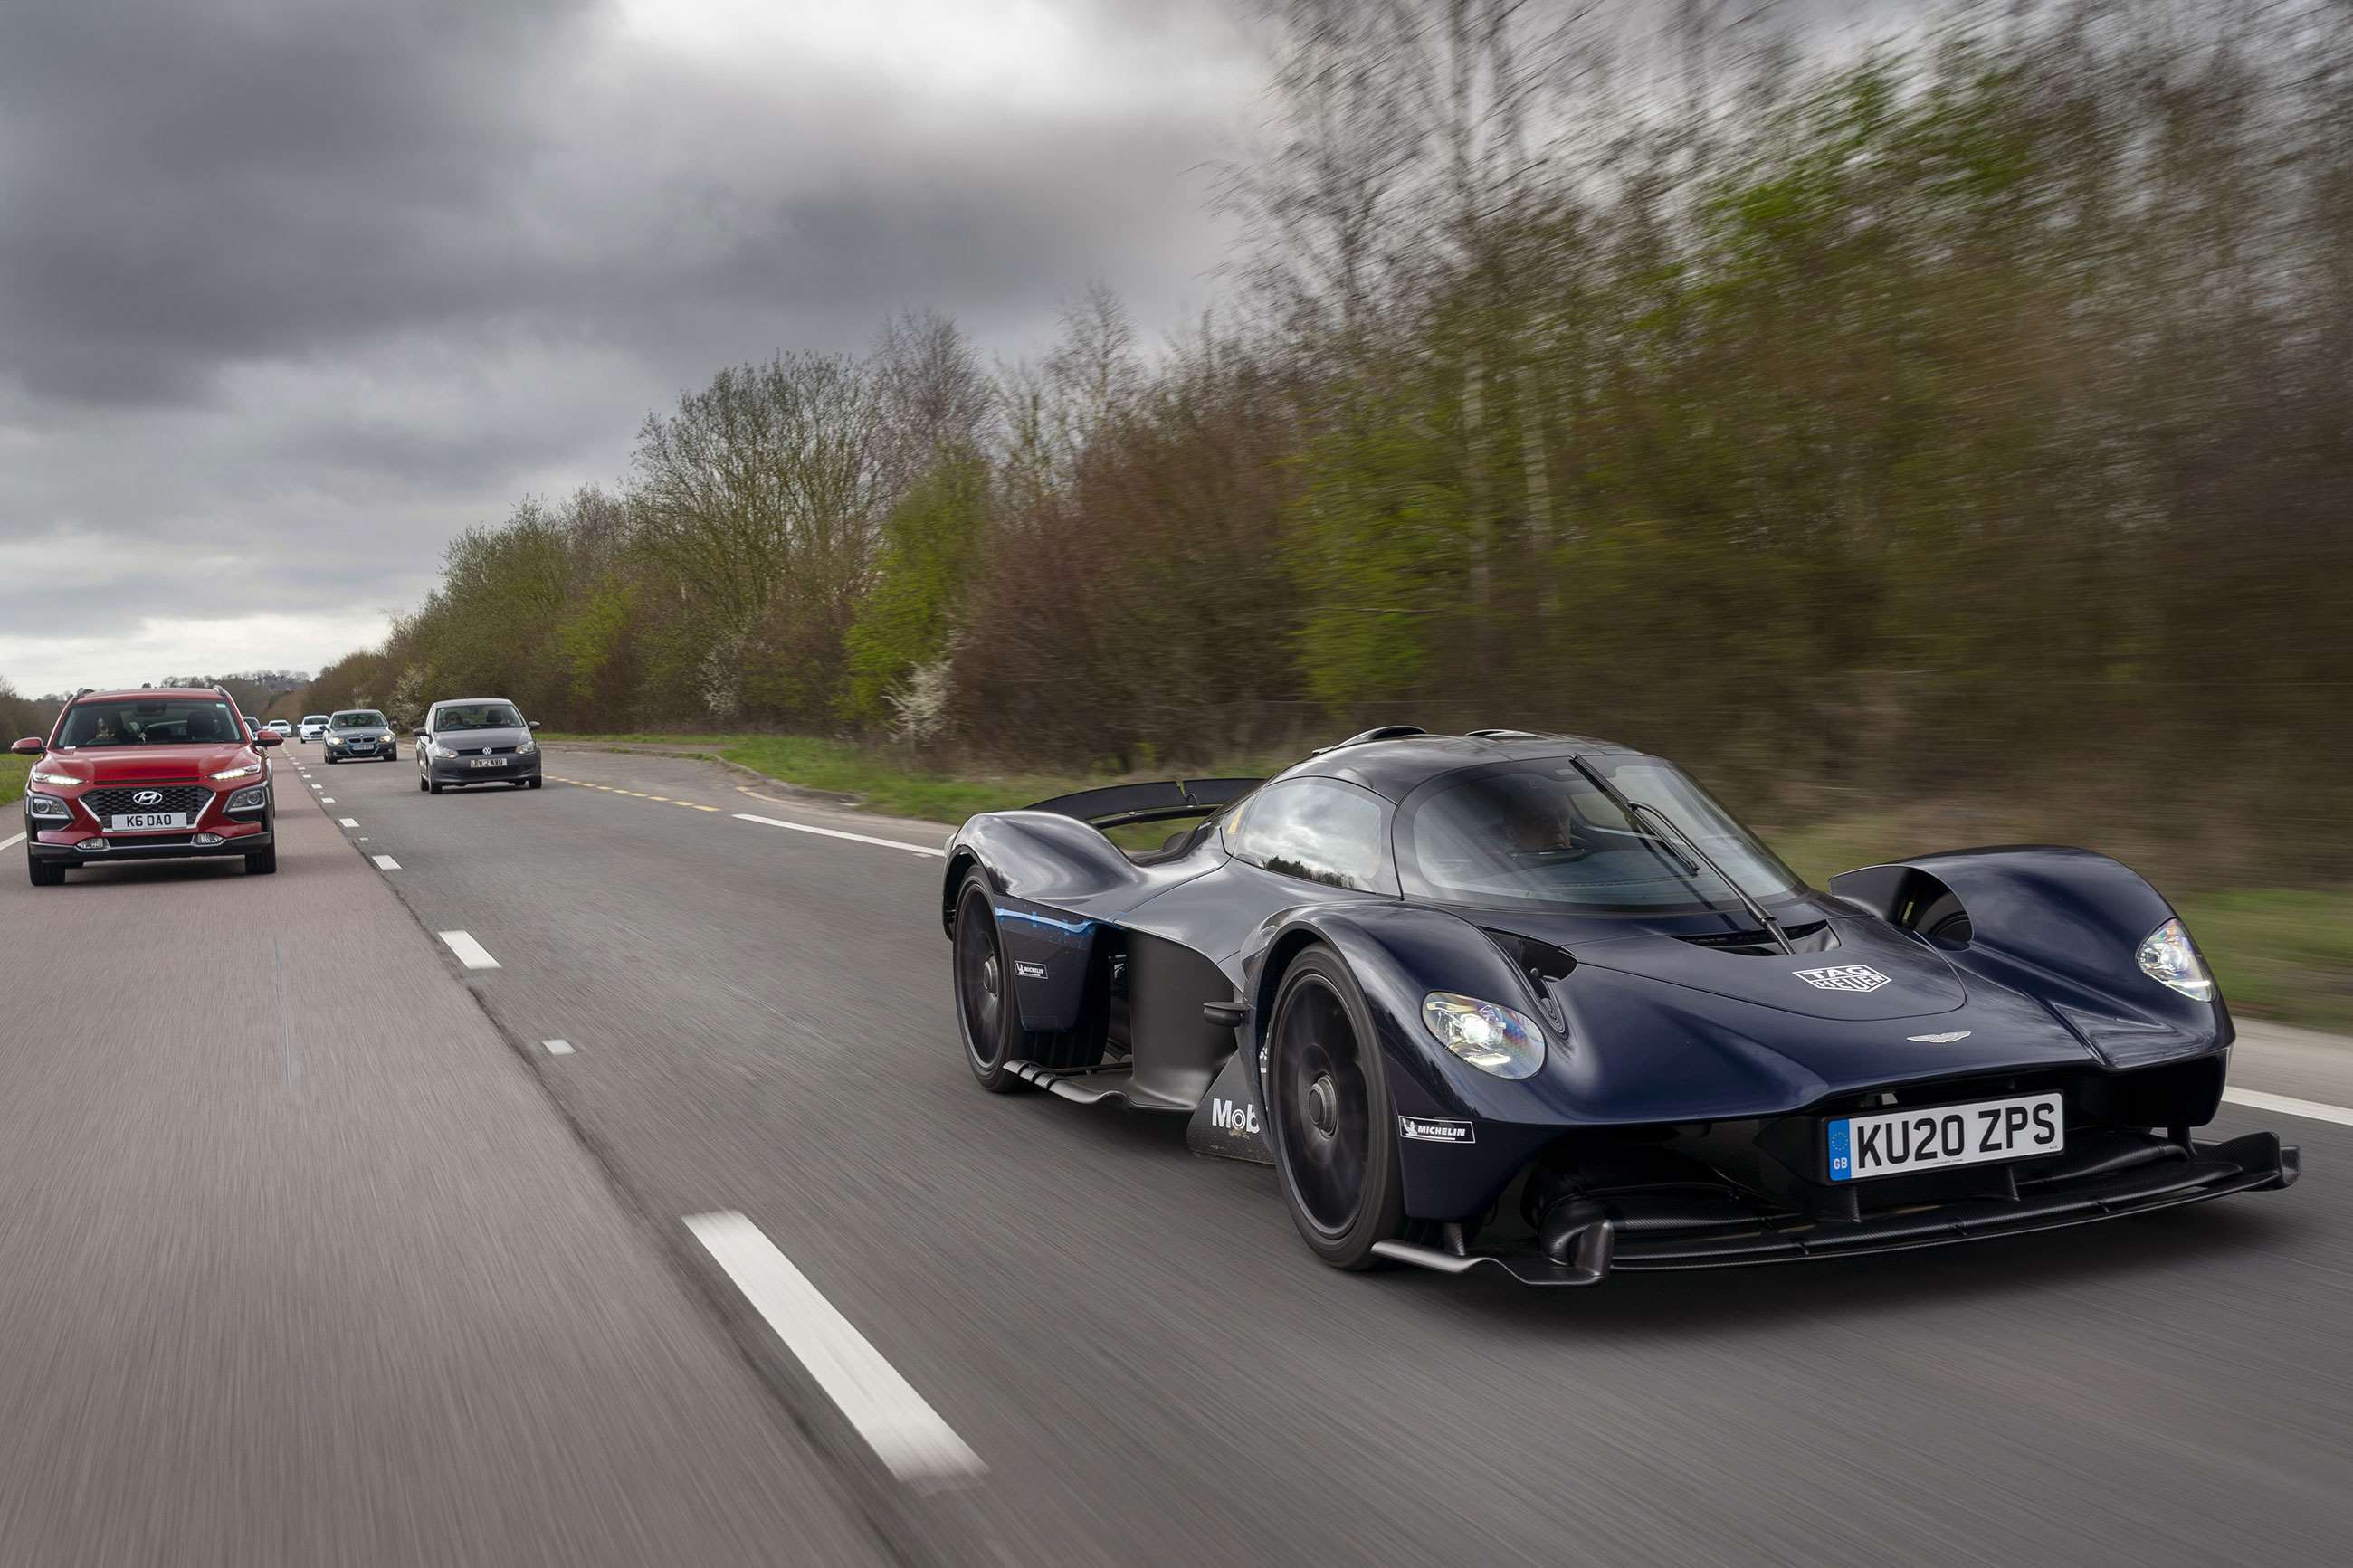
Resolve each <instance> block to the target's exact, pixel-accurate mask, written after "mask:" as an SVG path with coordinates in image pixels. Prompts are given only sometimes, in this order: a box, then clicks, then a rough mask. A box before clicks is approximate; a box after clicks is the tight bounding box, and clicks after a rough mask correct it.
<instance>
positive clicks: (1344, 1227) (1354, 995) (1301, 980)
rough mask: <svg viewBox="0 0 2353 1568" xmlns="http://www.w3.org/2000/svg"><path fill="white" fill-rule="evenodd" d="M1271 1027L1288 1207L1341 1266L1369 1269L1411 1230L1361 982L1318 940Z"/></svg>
mask: <svg viewBox="0 0 2353 1568" xmlns="http://www.w3.org/2000/svg"><path fill="white" fill-rule="evenodd" d="M1271 1016H1272V1019H1273V1022H1272V1023H1271V1025H1270V1026H1269V1027H1268V1030H1267V1037H1266V1038H1267V1070H1266V1082H1265V1083H1264V1084H1262V1085H1261V1092H1262V1093H1263V1094H1264V1095H1265V1096H1266V1110H1267V1123H1268V1125H1267V1131H1268V1134H1269V1136H1270V1137H1271V1140H1272V1142H1273V1144H1274V1163H1275V1170H1276V1173H1277V1174H1278V1176H1279V1178H1280V1181H1281V1184H1282V1197H1283V1202H1284V1203H1285V1204H1286V1205H1288V1206H1289V1207H1290V1209H1291V1217H1292V1221H1293V1224H1295V1225H1297V1226H1299V1234H1300V1235H1301V1237H1303V1238H1305V1240H1306V1242H1307V1245H1308V1246H1309V1247H1311V1248H1313V1249H1314V1253H1315V1255H1316V1256H1317V1257H1318V1258H1322V1259H1323V1260H1324V1262H1326V1263H1329V1264H1331V1265H1332V1266H1333V1267H1334V1268H1371V1267H1373V1266H1374V1265H1375V1264H1376V1263H1377V1262H1378V1261H1379V1260H1378V1259H1377V1258H1375V1257H1374V1256H1373V1245H1374V1244H1375V1243H1376V1242H1381V1241H1388V1240H1390V1239H1393V1238H1394V1237H1397V1236H1398V1235H1399V1234H1401V1233H1402V1232H1403V1231H1404V1229H1405V1225H1406V1218H1405V1182H1404V1177H1403V1175H1402V1173H1401V1172H1400V1171H1399V1169H1398V1147H1397V1114H1396V1111H1395V1110H1394V1109H1393V1107H1392V1105H1391V1102H1390V1100H1389V1091H1388V1078H1387V1076H1386V1075H1385V1074H1384V1072H1383V1071H1382V1068H1381V1052H1380V1046H1379V1043H1378V1041H1377V1037H1375V1035H1374V1033H1373V1026H1372V1016H1371V1015H1370V1014H1369V1013H1368V1012H1367V1011H1366V1006H1365V999H1364V994H1363V993H1362V992H1361V991H1359V990H1358V989H1357V986H1356V977H1355V976H1354V975H1352V974H1350V973H1348V966H1347V964H1346V963H1344V962H1343V961H1342V960H1341V958H1340V955H1339V954H1338V953H1337V952H1334V951H1333V950H1332V949H1330V948H1328V947H1325V946H1324V945H1322V944H1321V943H1318V944H1317V945H1315V946H1314V947H1310V948H1308V949H1307V950H1305V951H1304V952H1302V953H1301V954H1300V955H1299V956H1298V957H1297V958H1296V959H1294V960H1293V962H1292V965H1291V967H1290V968H1289V969H1288V970H1286V971H1284V973H1283V976H1282V988H1281V989H1280V990H1278V991H1277V992H1276V993H1275V1000H1274V1009H1273V1012H1272V1015H1271Z"/></svg>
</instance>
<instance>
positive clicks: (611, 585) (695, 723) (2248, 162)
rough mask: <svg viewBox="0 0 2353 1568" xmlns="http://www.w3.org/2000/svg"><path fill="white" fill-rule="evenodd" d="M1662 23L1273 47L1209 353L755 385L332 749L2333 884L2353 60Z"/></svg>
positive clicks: (1671, 16)
mask: <svg viewBox="0 0 2353 1568" xmlns="http://www.w3.org/2000/svg"><path fill="white" fill-rule="evenodd" d="M1624 9H1625V8H1620V12H1621V15H1620V21H1619V23H1618V24H1616V25H1615V26H1611V25H1607V23H1606V17H1604V16H1599V15H1598V13H1597V10H1596V8H1593V7H1589V6H1584V5H1569V4H1546V3H1540V0H1525V3H1514V0H1288V3H1285V4H1280V5H1273V6H1271V8H1270V11H1269V16H1268V17H1267V26H1268V28H1269V37H1271V40H1272V41H1273V46H1274V54H1273V59H1274V72H1273V85H1272V88H1271V93H1270V97H1269V100H1268V107H1267V113H1266V118H1265V122H1264V123H1263V124H1262V125H1261V126H1260V127H1259V128H1258V130H1257V132H1256V135H1255V138H1254V140H1253V142H1252V143H1251V150H1250V153H1248V155H1246V156H1244V157H1242V158H1240V159H1238V160H1237V161H1236V162H1235V163H1233V165H1232V166H1230V167H1229V169H1227V170H1226V171H1225V174H1224V178H1223V181H1222V187H1221V197H1220V199H1221V201H1222V202H1223V203H1224V204H1225V205H1226V206H1227V207H1228V208H1229V211H1230V213H1231V214H1232V215H1233V216H1234V219H1235V221H1236V226H1237V230H1238V232H1239V234H1240V240H1239V242H1238V245H1237V249H1236V252H1235V254H1234V256H1233V258H1232V261H1231V265H1230V267H1229V269H1228V273H1227V278H1226V284H1227V286H1226V288H1225V289H1224V290H1223V295H1224V302H1223V303H1222V304H1221V306H1220V307H1219V311H1218V313H1216V314H1214V315H1212V316H1209V317H1207V318H1205V319H1203V320H1201V321H1198V322H1197V323H1195V324H1194V325H1193V326H1192V327H1191V328H1189V329H1187V331H1184V332H1182V333H1181V334H1179V335H1178V336H1177V337H1176V340H1175V341H1172V342H1167V343H1165V344H1153V345H1147V344H1144V343H1141V342H1138V339H1137V334H1136V331H1135V330H1134V326H1133V325H1132V323H1131V321H1130V320H1129V317H1128V315H1127V313H1126V311H1125V310H1124V308H1123V306H1122V304H1121V302H1120V301H1119V300H1117V299H1116V298H1115V297H1114V296H1113V294H1111V293H1110V292H1109V291H1108V290H1106V289H1102V288H1100V287H1098V288H1094V289H1089V290H1087V291H1086V292H1085V293H1083V294H1082V296H1081V297H1079V298H1078V299H1076V300H1073V301H1072V302H1071V304H1070V305H1069V306H1068V307H1067V308H1066V310H1065V311H1064V313H1063V318H1062V321H1061V326H1060V333H1059V336H1058V337H1057V339H1056V341H1055V342H1053V344H1052V346H1051V348H1050V351H1049V352H1047V353H1044V354H1043V355H1042V356H1040V357H1039V358H1038V359H1036V360H1034V361H1029V362H1023V363H1015V364H996V365H990V364H987V363H984V362H983V360H982V358H981V357H980V356H979V354H978V353H976V350H975V348H974V346H973V345H972V344H971V343H970V342H968V341H967V340H966V338H965V335H964V334H963V333H962V332H961V331H960V330H959V329H958V328H957V326H956V325H955V322H953V321H950V320H948V319H946V318H944V317H943V316H941V315H938V314H936V313H934V312H931V311H928V310H912V311H910V312H908V313H906V314H903V315H902V316H900V317H898V318H896V319H894V320H893V321H891V322H889V323H888V324H887V325H886V326H885V327H884V328H883V329H882V331H881V332H880V333H879V335H878V337H877V339H876V341H875V342H873V344H872V346H871V350H870V351H869V352H866V353H859V354H835V353H806V352H785V353H778V354H776V356H774V357H772V358H770V359H768V360H766V361H764V362H760V363H749V364H744V365H737V366H731V367H729V368H726V369H723V370H722V371H720V372H719V373H718V374H716V375H714V376H713V377H712V380H711V382H710V383H709V384H708V385H706V386H704V387H702V388H701V389H699V390H696V391H694V392H691V393H690V394H688V395H685V396H684V397H682V398H681V400H680V402H679V403H678V405H677V406H676V407H675V408H673V409H670V410H669V411H667V412H663V413H659V414H656V415H654V416H649V418H648V419H647V420H646V422H645V424H644V426H643V428H642V429H641V430H640V432H639V434H638V441H637V445H636V447H635V450H634V452H633V453H631V454H630V458H629V465H628V478H627V479H626V480H625V481H623V482H621V483H618V484H617V485H613V486H599V487H591V488H587V489H582V490H579V491H577V492H576V493H575V494H573V495H570V496H566V497H561V498H527V499H524V500H521V501H519V502H518V503H517V504H516V506H515V508H514V510H513V511H512V515H510V516H509V517H507V518H506V519H505V520H503V521H500V522H497V523H494V524H485V525H483V526H480V527H478V528H474V529H470V530H469V531H466V532H464V533H462V534H460V535H459V537H458V538H457V539H456V540H455V541H453V542H452V543H451V544H450V546H449V547H448V554H447V557H446V560H445V563H444V569H443V572H442V575H441V579H440V582H439V584H438V587H437V588H436V589H435V590H434V591H433V593H432V594H431V595H429V596H428V597H427V600H426V602H425V603H424V604H423V605H420V606H418V607H417V609H416V610H415V611H414V612H413V613H412V614H410V615H408V616H406V617H404V618H402V619H401V620H400V621H399V622H398V623H397V624H396V626H395V627H394V629H393V632H392V635H391V637H390V638H389V639H388V641H387V642H386V643H385V645H384V646H383V647H379V648H375V649H370V650H367V651H365V652H363V653H359V654H354V655H353V656H352V657H350V658H345V659H343V660H342V661H341V662H339V663H337V664H336V665H334V666H333V667H332V668H329V669H327V670H326V671H324V672H322V675H321V676H320V677H319V678H318V679H317V680H316V681H315V682H314V683H313V684H312V685H311V688H310V689H309V691H308V693H307V694H306V695H305V696H304V698H303V699H302V702H303V705H304V706H306V707H307V708H309V709H311V710H324V709H327V708H330V707H335V706H347V705H353V704H368V705H375V706H382V707H385V708H387V709H390V710H395V711H396V713H399V714H402V715H407V714H410V713H412V712H413V711H414V710H417V709H419V708H421V706H422V704H423V703H424V702H425V701H427V700H430V699H431V698H432V697H433V696H435V695H446V694H449V693H454V692H469V693H472V692H497V693H501V694H503V695H507V696H510V697H512V698H514V699H516V700H519V701H521V702H522V703H523V704H524V705H525V706H526V707H527V708H528V709H529V710H531V711H532V712H533V715H534V716H536V717H540V718H543V719H544V720H545V721H548V722H549V724H550V727H551V728H566V729H594V730H606V731H620V730H633V729H658V730H672V731H676V730H693V729H702V728H713V727H718V728H761V729H776V730H794V731H813V732H822V733H839V734H857V735H863V736H868V737H871V738H873V739H875V741H876V742H877V743H890V744H897V745H900V746H902V747H907V748H910V749H913V750H917V751H922V750H930V751H933V752H939V751H944V750H946V751H954V752H958V753H962V754H965V755H968V756H976V757H979V758H983V759H1018V760H1019V761H1020V762H1022V763H1025V764H1027V765H1031V766H1037V765H1047V764H1064V765H1071V766H1090V765H1092V766H1102V767H1106V768H1113V769H1121V770H1133V769H1139V768H1149V767H1155V766H1157V767H1167V768H1171V769H1175V768H1180V767H1200V766H1207V765H1209V764H1212V763H1216V762H1219V760H1222V759H1232V758H1236V757H1241V756H1248V755H1270V754H1273V753H1275V752H1280V751H1282V750H1283V749H1285V748H1290V747H1296V746H1298V745H1300V744H1303V743H1304V742H1310V741H1313V742H1317V743H1320V742H1322V741H1324V740H1325V739H1328V738H1330V737H1331V736H1332V735H1333V734H1335V732H1345V730H1346V729H1347V728H1349V727H1351V726H1354V725H1356V724H1358V723H1360V722H1364V721H1414V722H1420V723H1423V724H1426V725H1429V726H1430V727H1432V728H1437V727H1441V726H1472V725H1478V724H1498V725H1514V726H1520V727H1527V728H1556V729H1563V730H1568V731H1578V732H1585V733H1594V734H1602V735H1609V736H1613V737H1616V738H1619V739H1622V740H1625V741H1628V742H1633V743H1636V744H1641V745H1644V746H1650V747H1654V748H1656V749H1659V750H1662V751H1664V752H1669V753H1671V754H1673V755H1676V756H1678V757H1680V758H1683V759H1685V760H1687V761H1688V762H1689V763H1691V764H1692V765H1694V768H1695V769H1696V770H1697V771H1698V772H1700V773H1702V774H1703V776H1704V777H1705V778H1706V779H1707V780H1708V781H1709V782H1710V783H1711V784H1713V785H1714V786H1715V787H1716V788H1717V789H1718V790H1719V791H1720V792H1721V793H1724V794H1725V795H1727V796H1729V797H1731V798H1732V799H1733V800H1735V801H1736V803H1737V804H1739V805H1742V806H1743V807H1744V808H1746V809H1747V810H1750V811H1753V812H1759V813H1762V814H1765V815H1766V816H1767V817H1768V818H1770V819H1773V820H1779V821H1794V820H1804V819H1808V818H1810V817H1822V816H1835V815H1839V814H1841V813H1847V812H1852V811H1854V810H1856V809H1858V808H1860V807H1862V806H1863V805H1868V804H1870V803H1873V802H1876V801H1883V800H1887V799H1900V798H1921V797H1928V798H1937V799H1948V800H1954V801H1971V800H1977V801H2003V800H2016V799H2018V798H2021V796H2025V797H2031V798H2033V799H2035V800H2036V801H2038V802H2040V803H2041V805H2042V810H2041V814H2040V816H2039V817H2038V820H2039V821H2042V822H2047V823H2050V824H2051V825H2052V827H2053V828H2054V829H2073V830H2075V831H2077V832H2079V833H2081V834H2084V835H2087V836H2096V835H2097V834H2099V833H2100V832H2101V831H2103V830H2104V829H2105V830H2109V831H2110V833H2111V837H2113V834H2114V832H2116V831H2124V830H2126V829H2127V828H2129V829H2131V830H2133V831H2137V832H2138V833H2140V834H2142V835H2143V836H2144V837H2147V838H2149V839H2150V840H2151V841H2152V842H2157V841H2162V842H2166V843H2168V844H2169V846H2170V848H2169V851H2168V853H2169V854H2171V855H2172V856H2173V858H2174V861H2175V863H2178V864H2179V865H2182V866H2185V867H2189V868H2193V869H2194V870H2195V871H2196V872H2197V873H2198V874H2200V875H2207V874H2212V875H2218V876H2219V875H2224V874H2228V875H2232V876H2238V875H2251V874H2256V873H2258V872H2261V873H2264V874H2268V873H2271V872H2274V871H2277V870H2279V869H2281V868H2290V869H2292V870H2294V871H2295V874H2296V875H2297V876H2298V877H2299V879H2303V878H2309V877H2316V876H2329V877H2342V876H2347V875H2353V836H2348V835H2347V834H2346V833H2345V832H2344V830H2343V829H2342V827H2341V826H2339V825H2340V824H2341V823H2342V822H2343V821H2344V820H2345V813H2346V810H2347V808H2348V806H2353V789H2348V784H2347V783H2346V782H2345V781H2346V780H2347V779H2348V777H2353V742H2348V738H2347V727H2346V726H2345V725H2344V723H2343V722H2342V715H2343V714H2344V712H2345V711H2346V710H2347V709H2348V698H2353V677H2348V673H2347V669H2346V661H2345V658H2344V656H2345V654H2346V652H2347V651H2348V647H2353V637H2348V629H2353V628H2348V611H2347V608H2346V605H2347V601H2348V589H2353V531H2348V499H2349V498H2353V7H2348V5H2344V4H2341V3H2335V0H2313V3H2311V4H2305V5H2299V4H2295V3H2292V0H2291V3H2287V4H2280V3H2265V4H2255V3H2253V0H2250V3H2248V4H2244V5H2220V6H2218V5H2190V4H2187V3H2184V4H2179V5H2173V4H2165V3H2162V0H2142V3H2131V4H2124V3H2117V0H2066V3H2059V4H2041V5H2036V4H2009V5H2000V6H1985V7H1964V8H1962V9H1960V10H1957V11H1955V12H1952V13H1949V14H1947V15H1945V16H1942V17H1941V18H1939V19H1936V20H1935V21H1934V22H1933V23H1929V22H1923V23H1922V24H1921V25H1920V26H1919V28H1918V29H1917V30H1916V31H1915V32H1912V33H1909V34H1907V35H1905V37H1900V38H1896V39H1894V40H1892V41H1890V42H1887V43H1885V44H1883V45H1881V46H1879V47H1872V48H1869V49H1862V50H1858V49H1856V48H1855V47H1853V44H1852V39H1851V38H1850V37H1846V36H1845V35H1840V36H1838V37H1815V36H1811V35H1809V34H1807V33H1805V32H1804V31H1802V30H1789V31H1784V32H1781V33H1778V34H1776V33H1775V32H1774V31H1773V30H1772V27H1771V25H1770V13H1769V12H1768V13H1766V14H1765V19H1763V20H1759V19H1758V17H1757V16H1754V15H1751V16H1746V17H1744V18H1738V19H1737V21H1738V25H1735V23H1736V18H1735V17H1733V16H1732V15H1731V12H1730V10H1729V8H1727V7H1725V6H1723V5H1717V4H1715V3H1713V0H1678V3H1677V4H1676V5H1672V6H1670V7H1667V8H1665V9H1664V11H1663V12H1662V13H1660V16H1661V22H1660V26H1659V28H1658V30H1657V31H1656V33H1655V34H1653V35H1651V36H1643V37H1636V36H1632V35H1631V34H1630V33H1629V31H1628V30H1627V26H1626V25H1625V22H1624V17H1623V15H1622V13H1623V12H1624ZM1638 9H1639V10H1640V11H1641V15H1642V16H1651V15H1652V13H1651V11H1650V10H1649V9H1648V8H1638ZM1793 26H1794V25H1793Z"/></svg>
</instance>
